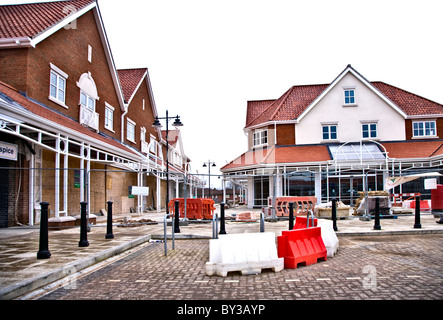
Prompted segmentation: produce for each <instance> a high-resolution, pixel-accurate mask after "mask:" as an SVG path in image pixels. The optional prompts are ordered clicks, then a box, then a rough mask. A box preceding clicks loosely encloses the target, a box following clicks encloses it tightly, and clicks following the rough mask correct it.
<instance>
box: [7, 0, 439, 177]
mask: <svg viewBox="0 0 443 320" xmlns="http://www.w3.org/2000/svg"><path fill="white" fill-rule="evenodd" d="M26 2H40V1H32V0H31V1H29V0H28V1H26V0H25V1H17V0H0V3H2V4H9V3H11V4H12V3H26ZM98 4H99V8H100V11H101V14H102V18H103V21H104V24H105V29H106V32H107V36H108V39H109V42H110V46H111V50H112V53H113V56H114V60H115V63H116V66H117V68H119V69H123V68H140V67H147V68H149V74H150V78H151V82H152V87H153V91H154V99H155V102H156V105H157V110H158V112H159V114H160V115H161V116H164V115H165V112H166V109H168V110H169V114H170V115H177V114H178V115H180V116H181V120H182V122H183V124H184V126H183V127H182V128H181V132H182V137H183V143H184V149H185V153H186V154H187V155H188V156H189V157H190V158H191V160H192V168H193V171H194V172H195V171H197V170H198V171H199V172H200V173H207V168H202V164H203V162H205V161H208V160H210V161H213V162H215V163H216V165H217V168H216V169H217V170H211V173H216V174H217V173H219V172H218V169H219V168H220V167H222V166H223V165H225V164H226V163H227V162H229V161H231V160H233V159H234V158H236V157H237V156H239V155H240V154H242V153H243V152H245V151H246V149H247V139H246V136H245V135H244V133H243V128H244V126H245V119H246V103H247V101H248V100H261V99H277V98H279V97H280V96H281V95H282V94H283V93H285V92H286V91H287V90H288V89H289V88H290V87H291V86H293V85H304V84H323V83H331V82H332V81H333V80H334V79H335V78H336V77H337V76H338V74H339V73H340V72H341V71H342V70H343V69H344V68H345V67H346V66H347V65H348V64H351V65H352V66H353V67H354V68H355V69H356V70H357V71H358V72H360V73H361V74H362V75H363V76H364V77H365V78H366V79H368V80H369V81H383V82H386V83H389V84H391V85H394V86H397V87H399V88H402V89H404V90H407V91H410V92H413V93H415V94H418V95H421V96H423V97H425V98H428V99H431V100H433V101H436V102H439V103H442V104H443V59H442V57H443V50H442V49H443V19H442V16H441V15H442V12H443V10H442V9H443V1H441V0H421V1H406V0H403V1H394V0H371V1H355V0H349V1H344V0H342V1H331V0H330V1H326V0H325V1H320V0H318V1H312V0H311V1H308V0H303V1H298V0H292V1H289V0H269V1H264V0H223V1H215V0H161V1H159V0H156V1H154V0H152V1H151V0H148V1H147V0H124V1H121V0H99V1H98ZM148 125H149V124H148ZM211 180H212V181H211V182H214V180H218V179H211ZM214 186H217V185H216V184H215V185H214Z"/></svg>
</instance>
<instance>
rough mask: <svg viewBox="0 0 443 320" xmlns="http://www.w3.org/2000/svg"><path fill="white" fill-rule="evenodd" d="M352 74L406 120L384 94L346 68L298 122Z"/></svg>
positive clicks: (405, 115)
mask: <svg viewBox="0 0 443 320" xmlns="http://www.w3.org/2000/svg"><path fill="white" fill-rule="evenodd" d="M348 72H350V73H352V74H353V75H354V76H355V77H356V78H357V79H358V80H360V81H361V82H362V83H363V84H365V85H366V86H367V87H368V88H369V89H370V90H371V91H372V92H374V93H375V94H376V95H377V96H378V97H380V98H381V99H382V100H383V101H384V102H386V103H387V104H388V105H389V106H390V107H392V108H393V109H394V110H395V111H397V112H398V113H399V114H400V115H401V116H402V117H403V118H404V119H406V117H407V114H406V113H404V112H403V111H402V110H401V109H400V108H399V107H398V106H397V105H396V104H395V103H393V102H392V101H391V100H389V99H388V98H387V97H386V96H385V95H384V94H382V93H381V92H380V91H379V90H378V89H377V88H375V87H374V86H373V85H372V84H371V83H370V82H368V80H366V79H365V78H364V77H362V76H361V75H360V74H359V73H358V72H356V71H355V70H354V69H353V68H352V67H351V66H347V67H346V69H345V70H343V72H342V73H341V74H340V75H339V76H338V77H337V78H335V80H334V81H333V82H332V83H331V84H330V85H329V86H328V87H327V88H326V89H325V90H324V91H323V92H322V93H321V94H320V95H319V96H318V97H317V98H316V99H315V100H314V101H313V102H312V103H311V104H310V105H309V106H308V107H307V108H306V109H305V111H303V113H302V114H301V115H300V116H299V117H298V118H297V120H298V122H300V121H301V119H303V118H304V117H305V116H306V114H308V112H309V111H311V110H312V108H314V107H315V106H316V105H317V103H318V102H319V101H320V100H321V99H323V97H324V96H326V95H327V94H328V93H329V92H330V91H331V90H332V88H334V87H335V85H336V84H337V83H338V82H339V81H340V80H341V79H342V78H343V77H344V76H345V75H346V74H347V73H348Z"/></svg>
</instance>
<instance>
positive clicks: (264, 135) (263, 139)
mask: <svg viewBox="0 0 443 320" xmlns="http://www.w3.org/2000/svg"><path fill="white" fill-rule="evenodd" d="M252 145H253V146H254V147H261V146H267V145H268V129H263V130H257V131H255V132H254V133H253V135H252Z"/></svg>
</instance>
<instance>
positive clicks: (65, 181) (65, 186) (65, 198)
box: [63, 139, 69, 217]
mask: <svg viewBox="0 0 443 320" xmlns="http://www.w3.org/2000/svg"><path fill="white" fill-rule="evenodd" d="M68 143H69V142H68V139H66V141H65V143H64V147H65V149H64V150H63V153H64V155H63V160H64V161H63V212H64V214H65V217H67V216H68V177H69V172H68V167H69V162H68V160H69V158H68V150H69V149H68Z"/></svg>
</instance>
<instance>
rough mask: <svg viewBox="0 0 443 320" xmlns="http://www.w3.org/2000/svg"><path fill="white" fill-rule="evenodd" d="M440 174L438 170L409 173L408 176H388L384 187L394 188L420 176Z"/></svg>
mask: <svg viewBox="0 0 443 320" xmlns="http://www.w3.org/2000/svg"><path fill="white" fill-rule="evenodd" d="M437 176H441V174H440V173H438V172H427V173H420V174H411V175H410V176H404V177H389V178H386V185H385V189H386V190H390V189H392V188H395V187H397V186H399V185H401V184H403V183H406V182H409V181H412V180H415V179H418V178H422V177H437Z"/></svg>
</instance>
